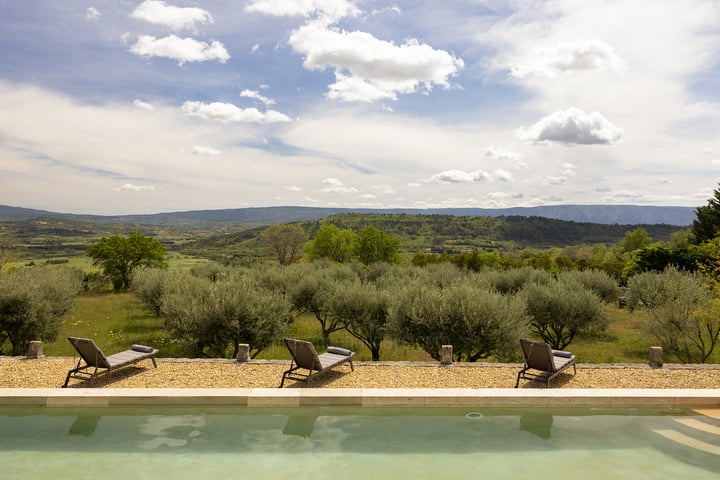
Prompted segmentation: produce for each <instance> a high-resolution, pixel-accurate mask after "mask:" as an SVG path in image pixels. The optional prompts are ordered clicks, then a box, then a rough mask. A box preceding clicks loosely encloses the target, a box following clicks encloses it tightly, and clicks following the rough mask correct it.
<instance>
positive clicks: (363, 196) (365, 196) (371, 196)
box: [359, 193, 377, 200]
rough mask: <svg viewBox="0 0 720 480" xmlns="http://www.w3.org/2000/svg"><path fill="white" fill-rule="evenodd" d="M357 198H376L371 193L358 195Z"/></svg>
mask: <svg viewBox="0 0 720 480" xmlns="http://www.w3.org/2000/svg"><path fill="white" fill-rule="evenodd" d="M359 198H362V199H363V200H375V199H376V198H377V197H376V196H375V195H373V194H372V193H366V194H364V195H360V197H359Z"/></svg>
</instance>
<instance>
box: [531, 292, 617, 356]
mask: <svg viewBox="0 0 720 480" xmlns="http://www.w3.org/2000/svg"><path fill="white" fill-rule="evenodd" d="M521 296H522V297H524V298H525V302H526V308H527V314H528V315H529V316H530V329H531V331H532V332H533V333H534V334H535V335H538V336H539V337H540V338H542V339H543V341H544V342H546V343H548V344H550V345H551V346H552V347H553V348H556V349H560V350H562V349H564V348H566V347H567V346H568V345H570V343H571V342H572V341H573V339H574V338H575V336H576V335H577V334H579V333H588V332H602V331H604V330H605V329H607V326H608V318H607V315H606V314H605V311H604V310H603V308H602V302H601V301H600V297H598V296H597V295H596V294H595V293H593V292H592V291H591V290H588V289H586V288H584V287H583V286H582V285H578V284H576V283H574V282H565V281H558V280H553V281H551V282H550V283H548V284H546V285H540V284H529V285H527V286H526V287H525V288H524V289H523V290H522V292H521Z"/></svg>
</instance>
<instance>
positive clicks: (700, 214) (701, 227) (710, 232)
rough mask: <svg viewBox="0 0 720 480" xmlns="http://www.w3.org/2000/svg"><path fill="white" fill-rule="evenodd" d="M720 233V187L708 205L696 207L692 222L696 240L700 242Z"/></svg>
mask: <svg viewBox="0 0 720 480" xmlns="http://www.w3.org/2000/svg"><path fill="white" fill-rule="evenodd" d="M718 233H720V189H715V191H714V192H713V196H712V197H711V198H710V199H708V202H707V205H705V206H702V207H698V208H696V209H695V221H693V224H692V234H693V237H694V242H695V243H696V244H700V243H703V242H706V241H708V240H712V239H713V238H715V237H716V236H717V235H718Z"/></svg>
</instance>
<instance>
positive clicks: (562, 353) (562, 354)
mask: <svg viewBox="0 0 720 480" xmlns="http://www.w3.org/2000/svg"><path fill="white" fill-rule="evenodd" d="M552 354H553V355H554V356H556V357H565V358H571V357H572V355H573V354H572V353H570V352H566V351H564V350H553V351H552Z"/></svg>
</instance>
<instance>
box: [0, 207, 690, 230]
mask: <svg viewBox="0 0 720 480" xmlns="http://www.w3.org/2000/svg"><path fill="white" fill-rule="evenodd" d="M695 209H696V207H677V206H650V205H648V206H644V205H572V204H568V205H545V206H536V207H509V208H497V209H488V208H426V209H421V208H385V209H382V208H334V207H301V206H275V207H246V208H230V209H214V210H188V211H175V212H163V213H152V214H130V215H88V214H74V213H60V212H51V211H48V210H37V209H30V208H23V207H14V206H9V205H0V221H1V222H13V221H22V220H33V219H39V218H56V219H68V220H80V221H86V222H91V223H97V224H110V223H137V224H145V225H159V226H172V225H180V224H187V223H198V224H211V223H240V224H247V225H270V224H274V223H290V222H299V221H313V220H320V219H322V218H324V217H327V216H330V215H336V214H341V213H383V214H402V213H405V214H408V213H409V214H420V215H454V216H489V217H499V216H522V217H545V218H552V219H556V220H567V221H573V222H587V223H599V224H606V225H612V224H619V225H658V224H664V225H676V226H690V225H691V224H692V222H693V220H694V219H695Z"/></svg>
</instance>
